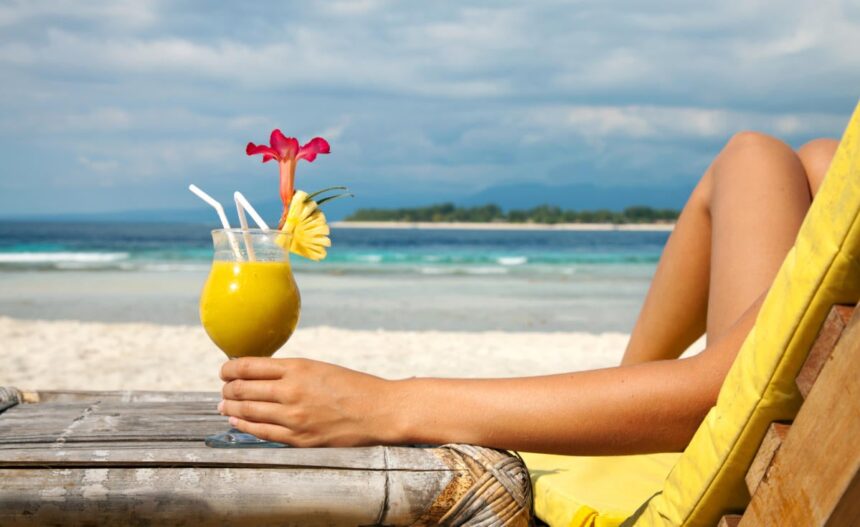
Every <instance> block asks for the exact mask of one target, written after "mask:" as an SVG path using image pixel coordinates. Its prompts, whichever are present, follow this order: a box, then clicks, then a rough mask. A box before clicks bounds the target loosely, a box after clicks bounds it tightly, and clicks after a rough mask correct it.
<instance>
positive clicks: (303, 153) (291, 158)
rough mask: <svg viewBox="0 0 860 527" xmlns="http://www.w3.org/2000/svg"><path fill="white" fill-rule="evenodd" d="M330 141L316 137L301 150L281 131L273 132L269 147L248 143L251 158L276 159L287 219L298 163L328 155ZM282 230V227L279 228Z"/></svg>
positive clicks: (247, 149) (292, 138)
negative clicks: (257, 156)
mask: <svg viewBox="0 0 860 527" xmlns="http://www.w3.org/2000/svg"><path fill="white" fill-rule="evenodd" d="M330 151H331V150H330V147H329V144H328V141H326V140H325V139H323V138H322V137H314V138H313V139H311V140H310V141H308V143H307V144H305V145H304V146H302V147H301V148H299V142H298V141H297V140H296V138H295V137H286V136H285V135H284V134H282V133H281V131H280V130H278V129H275V130H272V136H271V137H270V138H269V146H266V145H255V144H254V143H248V146H247V147H245V153H246V154H248V155H249V156H253V155H256V154H263V163H266V162H267V161H271V160H273V159H276V160H277V161H278V168H279V171H280V175H281V201H283V202H284V215H283V217H282V218H281V219H282V220H283V219H284V218H286V217H287V212H288V210H289V208H290V200H292V199H293V193H294V192H295V180H296V163H297V162H298V161H299V159H305V160H307V161H309V162H312V161H313V160H314V159H316V157H317V154H328V153H329V152H330ZM279 228H280V227H279Z"/></svg>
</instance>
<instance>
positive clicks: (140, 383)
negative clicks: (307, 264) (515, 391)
mask: <svg viewBox="0 0 860 527" xmlns="http://www.w3.org/2000/svg"><path fill="white" fill-rule="evenodd" d="M626 341H627V335H625V334H623V333H602V334H590V333H582V332H568V333H565V332H501V331H475V332H451V331H448V332H446V331H385V330H350V329H339V328H332V327H325V326H320V327H312V328H306V329H302V330H300V331H298V332H296V334H295V335H294V337H293V338H292V339H291V340H290V341H289V342H288V343H287V345H286V346H285V347H284V348H283V349H281V351H279V352H278V353H277V355H276V356H277V357H307V358H312V359H317V360H323V361H328V362H333V363H336V364H340V365H343V366H346V367H349V368H354V369H359V370H362V371H367V372H369V373H373V374H376V375H380V376H383V377H387V378H403V377H409V376H444V377H509V376H519V375H539V374H547V373H560V372H566V371H574V370H583V369H592V368H600V367H605V366H612V365H614V364H617V363H618V361H619V360H620V358H621V354H622V352H623V350H624V345H625V343H626ZM0 343H2V347H3V350H4V353H3V356H4V359H3V368H2V370H0V386H4V385H5V386H10V385H11V386H16V387H18V388H22V389H86V390H219V389H220V386H221V383H220V381H219V380H218V369H219V367H220V365H221V363H222V362H224V360H225V358H224V356H223V355H222V354H221V352H220V351H219V350H218V349H217V348H216V347H215V346H214V345H213V344H212V343H211V342H210V341H209V339H208V337H207V336H206V334H205V333H204V331H203V329H202V328H201V327H200V326H177V325H173V326H169V325H159V324H151V323H104V322H79V321H44V320H17V319H12V318H8V317H0Z"/></svg>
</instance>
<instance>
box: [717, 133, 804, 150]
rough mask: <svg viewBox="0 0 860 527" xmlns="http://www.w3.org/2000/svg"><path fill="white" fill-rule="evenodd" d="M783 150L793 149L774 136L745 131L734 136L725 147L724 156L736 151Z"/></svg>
mask: <svg viewBox="0 0 860 527" xmlns="http://www.w3.org/2000/svg"><path fill="white" fill-rule="evenodd" d="M749 149H755V150H781V151H784V152H790V151H791V147H790V146H788V145H787V144H786V143H784V142H783V141H780V140H779V139H777V138H776V137H774V136H772V135H768V134H765V133H762V132H754V131H751V130H745V131H742V132H738V133H736V134H734V135H733V136H732V137H731V138H729V140H728V142H727V143H726V146H725V147H723V150H722V152H721V155H722V154H725V153H731V152H733V151H736V150H749Z"/></svg>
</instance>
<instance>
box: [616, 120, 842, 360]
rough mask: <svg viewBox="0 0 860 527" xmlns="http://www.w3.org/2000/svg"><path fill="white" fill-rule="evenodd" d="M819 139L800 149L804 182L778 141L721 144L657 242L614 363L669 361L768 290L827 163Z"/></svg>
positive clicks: (748, 137)
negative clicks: (649, 277) (639, 304)
mask: <svg viewBox="0 0 860 527" xmlns="http://www.w3.org/2000/svg"><path fill="white" fill-rule="evenodd" d="M824 146H826V145H824V144H818V145H817V146H816V148H814V149H813V148H809V149H807V151H806V154H807V155H806V159H807V161H808V163H809V167H810V172H811V173H812V174H813V176H815V177H816V179H814V180H813V177H810V178H809V179H808V176H807V170H806V168H805V164H804V162H803V161H802V160H801V158H800V157H799V156H798V155H797V154H795V153H794V151H792V150H791V148H789V147H788V145H786V144H785V143H782V142H781V141H778V140H776V139H774V138H772V137H768V136H766V135H763V134H758V133H754V132H744V133H740V134H737V135H735V136H734V137H733V138H732V139H731V140H730V141H729V142H728V144H727V145H726V147H725V148H724V149H723V150H722V152H720V154H719V155H718V156H717V158H716V159H715V160H714V162H713V163H712V164H711V166H710V167H709V168H708V170H707V171H706V172H705V174H704V176H703V177H702V179H701V180H700V182H699V184H698V185H697V186H696V188H695V190H694V191H693V194H692V195H691V197H690V200H689V201H688V202H687V205H686V206H685V207H684V210H683V211H682V213H681V217H680V218H679V220H678V224H677V225H676V228H675V231H674V232H673V233H672V235H671V236H670V238H669V241H668V242H667V244H666V248H665V249H664V251H663V256H662V257H661V259H660V263H659V264H658V266H657V271H656V273H655V275H654V280H653V282H652V285H651V288H650V290H649V291H648V295H647V297H646V299H645V304H644V305H643V308H642V312H641V313H640V315H639V319H638V321H637V323H636V326H635V327H634V330H633V333H632V335H631V338H630V343H629V344H628V347H627V351H626V353H625V355H624V359H623V364H633V363H637V362H645V361H649V360H661V359H670V358H676V357H678V355H680V354H681V353H682V352H683V351H684V350H685V349H686V348H687V346H689V345H690V344H691V343H692V342H694V341H695V340H696V339H697V338H698V337H699V336H701V335H702V333H704V332H705V331H707V333H708V340H709V341H713V340H715V339H718V338H719V336H720V335H721V334H722V333H723V332H725V331H726V329H727V328H728V327H730V325H731V324H732V323H733V322H734V321H735V320H736V319H737V318H738V317H739V316H740V315H741V314H742V313H743V312H744V311H745V310H747V309H748V308H749V307H750V306H751V305H752V304H753V302H754V301H755V300H756V299H757V298H758V297H759V296H761V295H762V293H763V292H764V291H766V290H767V288H768V287H769V286H770V283H771V282H772V280H773V277H774V275H775V274H776V271H777V270H778V268H779V266H780V264H781V263H782V260H783V258H784V257H785V254H786V252H787V251H788V249H789V248H790V247H791V245H792V244H793V242H794V238H795V236H796V233H797V229H798V227H799V226H800V222H801V221H802V220H803V217H804V215H805V213H806V210H807V208H808V207H809V203H810V187H811V188H814V189H816V190H817V185H818V183H819V182H820V179H821V178H823V175H820V176H819V174H822V173H823V172H824V171H825V170H826V168H825V170H822V169H821V167H822V166H825V167H826V164H829V159H827V160H826V162H825V161H822V160H823V159H824V158H825V157H826V155H827V149H825V148H824ZM813 153H814V155H813ZM831 156H832V154H831ZM813 165H815V166H813Z"/></svg>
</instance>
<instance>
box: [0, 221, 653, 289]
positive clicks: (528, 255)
mask: <svg viewBox="0 0 860 527" xmlns="http://www.w3.org/2000/svg"><path fill="white" fill-rule="evenodd" d="M210 229H211V226H207V225H193V224H153V223H69V222H64V223H46V222H0V271H4V270H6V271H14V270H42V271H63V270H76V271H81V270H86V271H100V270H112V271H129V272H134V271H155V272H159V271H163V272H181V271H203V270H206V269H207V268H208V265H209V261H210V259H211V258H212V247H211V241H210V235H209V231H210ZM331 238H332V248H331V250H330V252H329V256H328V258H326V260H324V261H323V262H310V261H308V260H305V259H303V258H299V257H294V262H293V265H294V266H295V267H296V269H297V270H300V271H302V272H304V273H337V274H398V275H410V274H417V275H498V276H504V275H513V276H517V275H519V276H529V275H556V274H558V275H571V274H575V273H577V272H591V273H594V272H597V273H600V272H601V270H602V271H604V272H606V273H610V274H618V273H620V274H625V270H627V271H628V272H630V273H634V274H637V275H638V274H641V272H642V269H643V268H644V269H651V268H653V266H654V265H655V264H656V262H657V260H658V259H659V257H660V253H661V251H662V249H663V245H664V244H665V243H666V240H667V238H668V233H667V232H640V231H532V230H529V231H516V230H511V231H497V230H448V229H439V230H413V229H334V230H333V232H332V235H331Z"/></svg>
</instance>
